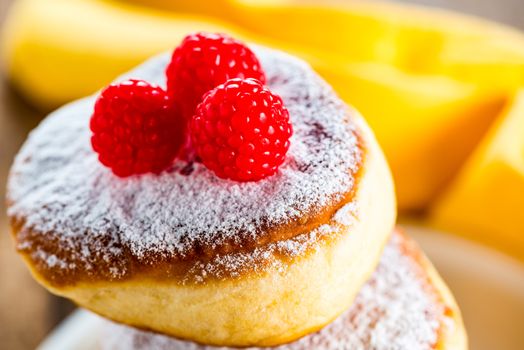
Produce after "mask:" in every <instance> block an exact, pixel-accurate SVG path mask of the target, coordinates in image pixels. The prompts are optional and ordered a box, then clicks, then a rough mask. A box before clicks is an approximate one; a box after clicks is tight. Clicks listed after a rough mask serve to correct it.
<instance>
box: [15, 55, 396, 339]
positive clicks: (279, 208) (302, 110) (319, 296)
mask: <svg viewBox="0 0 524 350" xmlns="http://www.w3.org/2000/svg"><path fill="white" fill-rule="evenodd" d="M253 50H254V52H255V53H256V54H257V56H258V57H259V60H260V62H261V64H262V67H263V68H264V70H265V72H266V76H267V85H268V86H269V88H270V89H271V90H272V91H274V92H276V93H278V94H279V95H280V96H281V97H282V99H283V101H284V103H285V105H286V107H287V109H288V111H289V114H290V120H291V122H292V123H293V129H294V134H293V136H292V138H291V140H290V142H291V146H290V148H289V151H288V154H287V158H286V160H285V162H284V163H283V165H282V166H281V167H280V169H279V171H278V173H277V174H275V175H273V176H271V177H269V178H266V179H263V180H261V181H258V182H247V183H238V182H233V181H230V180H222V179H219V178H218V177H217V176H215V175H214V174H213V173H212V172H210V171H209V170H208V169H207V168H205V167H204V166H203V165H202V164H201V163H198V162H188V161H185V160H181V159H177V160H175V161H174V162H173V164H172V166H171V167H170V168H169V169H167V170H166V171H164V172H162V173H161V174H158V175H156V174H146V175H141V176H133V177H129V178H125V179H122V178H118V177H116V176H115V175H113V174H112V173H111V171H110V170H109V169H107V168H105V167H104V166H102V165H101V164H100V163H99V162H98V160H97V157H96V154H95V152H94V151H93V150H92V149H91V146H90V142H89V140H90V131H89V126H88V125H89V119H90V115H91V113H92V111H93V105H94V102H95V99H96V96H91V97H87V98H85V99H82V100H79V101H76V102H73V103H71V104H68V105H66V106H64V107H62V108H60V109H59V110H57V111H55V112H54V113H52V114H51V115H49V116H48V117H47V118H46V119H45V120H44V121H43V122H42V123H41V124H40V125H39V126H38V127H37V128H36V129H35V130H34V131H33V132H32V133H31V134H30V136H29V137H28V140H27V141H26V143H25V144H24V146H23V147H22V149H21V151H20V152H19V154H18V155H17V157H16V159H15V161H14V164H13V166H12V169H11V172H10V176H9V180H8V191H7V204H8V215H9V218H10V223H11V228H12V234H13V237H14V240H15V244H16V247H17V250H18V251H19V252H20V254H21V255H22V257H23V258H24V260H25V261H26V263H27V265H28V267H29V269H30V270H31V272H32V274H33V276H34V277H35V279H36V280H37V281H39V282H40V283H41V284H42V285H43V286H44V287H46V288H47V289H48V290H50V291H51V292H52V293H55V294H57V295H60V296H64V297H66V298H69V299H71V300H73V301H74V302H75V303H77V304H78V305H80V306H82V307H84V308H87V309H89V310H92V311H94V312H95V313H98V314H99V315H102V316H105V317H107V318H109V319H111V320H114V321H116V322H120V323H124V324H127V325H130V326H134V327H138V328H141V329H145V330H151V331H154V332H158V333H163V334H166V335H169V336H173V337H177V338H180V339H187V340H191V341H195V342H198V343H202V344H209V345H216V346H237V347H246V346H274V345H279V344H283V343H287V342H291V341H294V340H295V339H298V338H300V337H302V336H304V335H306V334H308V333H311V332H314V331H317V330H319V329H321V328H322V327H324V326H325V325H326V324H328V323H330V322H331V321H333V320H334V319H336V318H337V317H338V316H339V315H340V314H341V313H343V312H344V311H345V310H346V309H347V308H348V307H349V306H350V305H351V304H352V303H353V301H354V298H355V296H356V294H357V293H358V291H359V290H360V288H361V287H362V285H363V284H364V283H365V281H366V280H367V279H368V278H369V276H370V275H371V274H372V272H373V271H374V270H375V267H376V265H377V263H378V261H379V258H380V255H381V252H382V250H383V248H384V246H385V244H386V242H387V240H388V237H389V235H390V232H391V230H392V229H393V227H394V222H395V219H396V203H395V195H394V189H393V185H392V179H391V174H390V171H389V168H388V166H387V163H386V161H385V159H384V156H383V154H382V151H381V150H380V148H379V146H378V144H377V142H376V140H375V137H374V135H373V133H372V132H371V131H370V129H369V128H368V126H367V125H366V123H365V122H364V120H363V118H362V117H361V116H360V115H359V114H358V112H356V111H355V110H354V109H352V108H350V107H348V106H347V105H345V104H344V103H343V102H342V101H341V100H340V99H339V98H338V97H337V95H336V94H335V93H334V91H333V90H332V89H331V88H330V87H329V86H328V85H327V84H326V83H325V82H324V81H323V80H322V79H321V78H319V77H318V76H317V74H315V73H314V72H313V71H312V70H311V68H310V67H309V66H308V65H307V64H306V63H304V62H302V61H300V60H298V59H296V58H293V57H291V56H289V55H287V54H284V53H281V52H278V51H274V50H271V49H267V48H263V47H258V46H257V47H253ZM168 61H169V55H167V54H164V55H160V56H158V57H154V58H152V59H151V60H149V61H147V62H146V63H144V64H143V65H141V66H139V67H138V68H136V69H134V70H132V71H131V72H129V73H128V74H126V75H124V76H123V77H121V78H120V80H122V79H126V78H138V79H144V80H147V81H149V82H152V83H156V84H158V85H161V86H164V85H165V77H164V71H165V67H166V65H167V64H168Z"/></svg>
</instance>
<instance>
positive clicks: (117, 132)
mask: <svg viewBox="0 0 524 350" xmlns="http://www.w3.org/2000/svg"><path fill="white" fill-rule="evenodd" d="M179 119H181V117H180V114H179V113H178V112H177V110H176V107H175V105H174V104H173V103H171V101H170V100H169V98H168V95H167V93H166V92H165V90H163V89H162V88H160V87H158V86H154V85H150V84H148V83H147V82H145V81H142V80H127V81H125V82H122V83H120V84H112V85H109V86H108V87H107V88H106V89H104V90H103V91H102V92H101V94H100V96H99V97H98V99H97V100H96V103H95V109H94V113H93V115H92V117H91V122H90V128H91V131H92V132H93V136H92V137H91V144H92V146H93V149H94V150H95V152H97V153H98V158H99V160H100V162H101V163H102V164H104V165H105V166H107V167H109V168H111V170H112V171H113V173H115V174H116V175H118V176H121V177H126V176H130V175H133V174H143V173H148V172H152V173H159V172H161V171H162V170H164V169H165V168H166V167H168V166H169V165H170V164H171V162H172V160H173V158H174V157H175V156H176V154H177V152H178V150H179V149H180V147H181V145H182V143H183V140H184V135H183V132H184V129H183V127H181V126H180V122H179Z"/></svg>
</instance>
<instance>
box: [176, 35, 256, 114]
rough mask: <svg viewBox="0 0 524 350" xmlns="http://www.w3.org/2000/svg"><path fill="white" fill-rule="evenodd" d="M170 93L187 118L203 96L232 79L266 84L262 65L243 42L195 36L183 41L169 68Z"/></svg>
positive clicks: (229, 38) (222, 36)
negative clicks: (244, 79) (258, 81)
mask: <svg viewBox="0 0 524 350" xmlns="http://www.w3.org/2000/svg"><path fill="white" fill-rule="evenodd" d="M166 75H167V91H168V93H169V95H170V96H171V97H172V98H173V99H174V100H175V101H177V102H178V104H179V106H180V107H181V108H182V114H183V115H184V116H185V118H187V120H189V119H191V117H192V116H193V115H194V114H195V109H196V107H197V105H198V104H199V103H200V101H202V96H203V95H204V94H205V93H206V92H208V91H209V90H211V89H213V88H215V87H216V86H217V85H219V84H222V83H225V82H226V81H227V80H228V79H232V78H255V79H258V80H260V81H261V82H262V83H263V84H264V83H265V81H266V77H265V75H264V72H263V71H262V67H261V66H260V62H259V61H258V59H257V57H256V56H255V54H254V53H253V52H252V51H251V50H250V49H249V48H248V47H247V46H246V45H244V44H243V43H241V42H240V41H238V40H235V39H233V38H231V37H229V36H227V35H225V34H210V33H196V34H190V35H188V36H186V37H185V38H184V40H183V41H182V43H181V44H180V45H179V46H178V47H177V48H176V49H175V51H174V52H173V56H172V58H171V62H170V63H169V65H168V66H167V69H166Z"/></svg>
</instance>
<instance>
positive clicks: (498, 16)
mask: <svg viewBox="0 0 524 350" xmlns="http://www.w3.org/2000/svg"><path fill="white" fill-rule="evenodd" d="M12 1H13V0H0V23H1V22H2V20H3V18H4V17H5V15H6V11H7V8H8V6H9V4H10V3H11V2H12ZM408 2H418V3H422V4H425V5H431V6H440V7H448V8H453V9H456V10H459V11H463V12H467V13H472V14H476V15H481V16H485V17H488V18H491V19H494V20H498V21H501V22H505V23H508V24H511V25H513V26H515V27H519V28H521V29H524V1H522V0H506V1H500V0H411V1H408ZM0 80H1V81H0V277H1V281H0V349H7V350H24V349H33V348H34V347H35V346H36V345H37V344H38V342H39V341H40V340H41V339H42V338H43V337H44V336H45V334H47V332H48V331H49V330H50V329H51V328H52V327H53V326H54V325H55V324H56V323H57V322H58V321H59V320H60V319H61V318H63V317H64V316H65V315H66V314H67V313H68V312H69V311H70V310H71V309H72V306H71V305H70V304H69V303H68V302H67V301H64V300H60V299H58V298H56V297H53V296H51V295H50V294H49V293H47V292H45V291H44V289H43V288H41V287H40V286H39V285H37V283H36V282H34V281H33V280H32V278H31V277H30V275H29V273H28V271H27V270H26V268H25V267H24V266H23V263H22V261H21V260H20V258H19V257H18V256H16V253H15V251H14V249H13V244H12V241H11V238H10V237H9V234H8V227H7V222H6V217H5V203H4V200H3V198H4V197H5V182H6V177H7V173H8V170H9V166H10V164H11V162H12V159H13V157H14V155H15V154H16V151H17V150H18V148H19V147H20V145H21V144H22V142H23V140H24V139H25V137H26V136H27V133H28V132H29V131H30V130H31V129H32V128H34V127H35V126H36V125H37V124H38V122H39V121H40V120H41V119H42V118H43V117H44V115H45V113H44V112H41V111H37V110H34V109H33V108H31V107H30V106H29V105H28V104H26V103H25V102H24V101H23V99H22V98H21V97H20V96H19V95H18V94H17V93H16V92H15V91H13V90H12V89H11V88H10V87H9V86H8V84H7V83H6V81H5V79H4V78H0Z"/></svg>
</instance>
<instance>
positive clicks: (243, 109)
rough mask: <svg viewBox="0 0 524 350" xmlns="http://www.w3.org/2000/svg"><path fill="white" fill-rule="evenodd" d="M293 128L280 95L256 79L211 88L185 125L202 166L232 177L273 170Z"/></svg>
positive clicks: (242, 178)
mask: <svg viewBox="0 0 524 350" xmlns="http://www.w3.org/2000/svg"><path fill="white" fill-rule="evenodd" d="M292 132H293V131H292V127H291V123H290V121H289V113H288V111H287V109H286V107H284V105H283V103H282V99H281V98H280V97H279V96H277V95H275V94H273V93H271V91H269V89H268V88H266V87H265V86H264V85H262V83H261V82H259V81H258V80H255V79H245V80H243V79H231V80H228V81H227V82H226V83H224V84H222V85H219V86H217V87H216V88H215V89H213V90H211V91H209V92H208V93H207V94H206V95H205V96H204V99H203V101H202V102H201V103H200V104H199V105H198V107H197V111H196V114H195V116H193V118H192V120H191V123H190V125H189V134H190V136H191V141H192V143H193V146H194V147H195V149H196V152H197V154H198V156H199V157H200V158H201V159H202V162H203V163H204V165H205V166H207V167H208V168H209V169H210V170H212V171H213V172H215V174H216V175H217V176H219V177H221V178H225V179H232V180H236V181H256V180H260V179H263V178H265V177H268V176H270V175H273V174H274V173H275V172H276V171H277V169H278V167H279V166H280V165H281V164H282V162H284V158H285V156H286V152H287V150H288V148H289V138H290V137H291V134H292Z"/></svg>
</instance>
